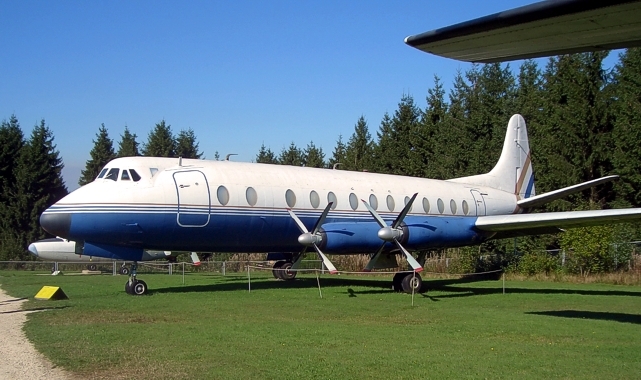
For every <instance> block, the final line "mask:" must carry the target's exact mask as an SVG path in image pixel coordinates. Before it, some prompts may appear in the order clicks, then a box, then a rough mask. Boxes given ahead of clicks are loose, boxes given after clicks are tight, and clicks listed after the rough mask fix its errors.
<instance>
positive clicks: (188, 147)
mask: <svg viewBox="0 0 641 380" xmlns="http://www.w3.org/2000/svg"><path fill="white" fill-rule="evenodd" d="M176 155H177V156H179V157H182V158H197V159H200V158H201V157H202V155H203V153H202V152H198V143H197V142H196V135H195V134H194V131H193V130H192V129H191V128H189V129H188V130H186V131H185V130H181V131H180V133H178V137H176Z"/></svg>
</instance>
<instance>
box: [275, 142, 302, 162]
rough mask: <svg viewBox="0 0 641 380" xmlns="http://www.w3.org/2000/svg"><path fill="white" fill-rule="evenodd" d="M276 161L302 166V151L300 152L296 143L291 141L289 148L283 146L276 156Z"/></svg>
mask: <svg viewBox="0 0 641 380" xmlns="http://www.w3.org/2000/svg"><path fill="white" fill-rule="evenodd" d="M278 163H279V164H281V165H292V166H302V165H303V152H301V150H300V149H298V147H296V144H294V142H293V141H292V143H291V144H289V148H283V150H282V151H281V152H280V156H278Z"/></svg>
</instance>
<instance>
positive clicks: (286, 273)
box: [272, 261, 296, 281]
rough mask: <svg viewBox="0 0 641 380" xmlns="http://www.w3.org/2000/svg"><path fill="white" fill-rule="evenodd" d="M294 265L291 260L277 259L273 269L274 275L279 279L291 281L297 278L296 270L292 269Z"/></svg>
mask: <svg viewBox="0 0 641 380" xmlns="http://www.w3.org/2000/svg"><path fill="white" fill-rule="evenodd" d="M292 265H294V264H293V263H292V262H290V261H277V262H276V264H274V267H273V268H274V269H272V275H274V278H276V279H279V280H285V281H291V280H293V279H295V278H296V271H292V270H290V269H292Z"/></svg>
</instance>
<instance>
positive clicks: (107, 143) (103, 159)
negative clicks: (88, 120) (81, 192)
mask: <svg viewBox="0 0 641 380" xmlns="http://www.w3.org/2000/svg"><path fill="white" fill-rule="evenodd" d="M93 143H94V146H93V149H91V152H89V155H90V156H91V158H90V159H89V160H88V161H87V163H86V164H85V169H84V170H83V171H82V172H81V173H80V179H79V180H78V184H79V185H80V186H84V185H86V184H88V183H89V182H93V180H94V179H96V177H97V176H98V174H100V170H102V168H103V167H104V166H105V165H106V164H107V163H108V162H109V161H111V160H113V159H114V158H116V154H115V153H114V148H113V141H112V140H111V139H110V138H109V134H108V133H107V128H105V125H104V124H102V125H101V126H100V128H99V129H98V133H97V134H96V140H94V141H93Z"/></svg>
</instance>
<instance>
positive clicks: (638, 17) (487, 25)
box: [405, 0, 641, 63]
mask: <svg viewBox="0 0 641 380" xmlns="http://www.w3.org/2000/svg"><path fill="white" fill-rule="evenodd" d="M405 43H406V44H408V45H410V46H412V47H415V48H417V49H419V50H422V51H425V52H427V53H432V54H436V55H440V56H442V57H447V58H452V59H457V60H461V61H467V62H482V63H490V62H502V61H510V60H516V59H526V58H537V57H545V56H551V55H558V54H570V53H580V52H586V51H598V50H606V49H619V48H626V47H635V46H641V1H639V0H632V1H631V0H609V1H603V0H556V1H541V2H538V3H534V4H530V5H526V6H523V7H519V8H514V9H510V10H507V11H504V12H499V13H495V14H492V15H489V16H485V17H481V18H477V19H474V20H470V21H466V22H462V23H459V24H455V25H451V26H447V27H444V28H440V29H435V30H432V31H429V32H425V33H422V34H418V35H413V36H409V37H407V38H406V39H405Z"/></svg>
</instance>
